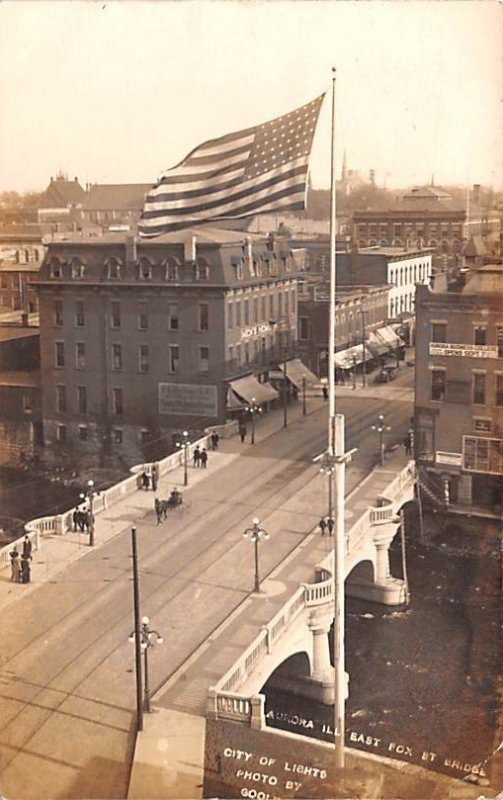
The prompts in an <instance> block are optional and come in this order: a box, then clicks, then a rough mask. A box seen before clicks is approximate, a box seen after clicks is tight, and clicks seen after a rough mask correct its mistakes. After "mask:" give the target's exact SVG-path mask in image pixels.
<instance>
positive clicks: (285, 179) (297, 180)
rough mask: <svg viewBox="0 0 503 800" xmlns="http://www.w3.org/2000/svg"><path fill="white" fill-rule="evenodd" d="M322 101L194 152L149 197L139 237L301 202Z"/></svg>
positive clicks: (212, 140) (309, 104) (212, 142)
mask: <svg viewBox="0 0 503 800" xmlns="http://www.w3.org/2000/svg"><path fill="white" fill-rule="evenodd" d="M323 97H324V95H321V96H320V97H318V98H316V99H315V100H313V101H312V102H311V103H307V104H306V105H304V106H302V107H301V108H298V109H296V110H295V111H292V112H290V113H288V114H285V115H283V116H282V117H277V118H276V119H274V120H271V121H269V122H266V123H263V124H262V125H258V126H256V127H255V128H247V129H246V130H242V131H237V132H234V133H230V134H227V135H225V136H221V137H220V138H218V139H211V140H209V141H207V142H203V143H202V144H201V145H199V147H196V148H194V149H193V150H192V151H191V152H190V153H189V154H188V156H187V157H186V158H185V159H184V160H183V161H181V162H180V164H178V165H177V166H176V167H174V168H173V169H171V170H169V171H168V172H167V173H166V175H165V176H163V178H162V179H161V180H160V181H159V182H158V183H157V184H156V186H154V187H153V189H152V190H151V191H150V192H149V193H148V195H147V197H146V199H145V205H144V209H143V214H142V218H141V220H140V223H139V226H138V227H139V232H140V235H146V236H151V235H157V234H159V233H162V232H163V231H170V230H175V229H179V228H180V227H181V226H182V225H183V224H185V225H186V226H188V225H192V224H194V222H196V221H197V222H207V221H210V220H211V219H216V218H222V217H229V216H244V215H247V214H252V213H256V212H258V211H259V210H260V209H264V208H267V209H268V210H270V209H271V210H272V209H273V208H274V207H275V206H274V204H276V207H280V208H285V207H287V206H288V207H290V208H291V207H293V206H294V205H296V204H297V203H299V202H301V201H302V200H303V199H304V195H305V186H306V177H307V165H308V160H309V155H310V152H311V147H312V142H313V137H314V132H315V128H316V122H317V119H318V115H319V111H320V107H321V103H322V101H323ZM173 226H176V228H174V227H173Z"/></svg>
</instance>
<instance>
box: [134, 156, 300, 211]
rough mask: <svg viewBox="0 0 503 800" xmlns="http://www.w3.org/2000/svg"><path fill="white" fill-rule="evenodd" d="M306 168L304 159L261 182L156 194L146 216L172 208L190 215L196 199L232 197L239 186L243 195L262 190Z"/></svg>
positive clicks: (241, 181)
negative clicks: (233, 191)
mask: <svg viewBox="0 0 503 800" xmlns="http://www.w3.org/2000/svg"><path fill="white" fill-rule="evenodd" d="M305 168H306V165H305V163H304V159H297V160H296V161H295V162H292V163H290V164H283V165H282V166H281V167H277V168H276V170H275V171H274V172H270V173H266V174H265V175H264V176H263V177H262V179H261V180H260V181H258V180H257V178H248V179H247V180H246V179H242V178H234V179H233V180H232V181H227V182H226V183H224V184H217V185H216V186H212V187H211V189H205V188H204V187H199V188H196V189H190V190H188V191H186V190H185V189H184V191H183V192H163V193H162V194H156V196H155V197H150V198H148V199H147V200H146V201H145V216H146V218H148V217H149V216H151V214H150V212H151V211H157V210H159V209H162V208H165V209H166V210H168V209H171V208H172V209H175V210H181V209H182V208H183V209H186V210H187V212H188V213H190V210H191V203H190V201H191V200H194V199H195V198H201V199H204V198H205V197H208V196H209V199H210V200H216V199H219V198H225V197H230V196H231V195H229V194H228V190H229V189H231V188H232V187H235V186H239V187H240V191H241V192H242V193H248V192H249V191H250V189H251V188H253V187H256V188H257V189H260V188H262V187H265V186H274V184H275V183H277V182H278V181H279V180H281V178H282V176H286V175H290V174H291V175H300V174H303V173H304V171H305ZM232 196H236V197H238V196H239V193H236V192H235V193H234V195H232ZM185 201H186V202H185ZM208 208H211V206H210V205H209V206H208Z"/></svg>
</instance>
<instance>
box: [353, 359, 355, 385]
mask: <svg viewBox="0 0 503 800" xmlns="http://www.w3.org/2000/svg"><path fill="white" fill-rule="evenodd" d="M353 389H356V356H355V355H354V356H353Z"/></svg>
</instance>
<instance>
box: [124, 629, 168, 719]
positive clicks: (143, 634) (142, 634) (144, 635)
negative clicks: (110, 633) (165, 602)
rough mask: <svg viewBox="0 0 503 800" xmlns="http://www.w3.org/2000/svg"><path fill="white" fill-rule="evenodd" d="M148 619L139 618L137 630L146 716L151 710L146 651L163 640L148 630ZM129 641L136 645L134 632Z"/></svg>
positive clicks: (158, 634)
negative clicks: (138, 628) (142, 671)
mask: <svg viewBox="0 0 503 800" xmlns="http://www.w3.org/2000/svg"><path fill="white" fill-rule="evenodd" d="M149 622H150V620H149V618H148V617H142V618H141V628H140V630H139V639H140V649H141V650H142V651H143V659H144V660H143V663H144V684H143V687H144V694H143V708H144V711H145V712H146V713H147V714H150V713H151V711H152V708H151V707H150V687H149V683H148V651H149V648H150V647H152V646H153V645H155V644H162V643H163V641H164V639H163V638H162V636H161V635H160V633H159V632H158V631H155V630H153V629H152V628H149ZM129 641H130V642H131V644H136V631H131V633H130V634H129Z"/></svg>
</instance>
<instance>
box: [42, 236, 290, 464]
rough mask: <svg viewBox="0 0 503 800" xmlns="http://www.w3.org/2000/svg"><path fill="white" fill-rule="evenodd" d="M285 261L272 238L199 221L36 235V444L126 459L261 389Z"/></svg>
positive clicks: (273, 346) (283, 336)
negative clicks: (142, 235)
mask: <svg viewBox="0 0 503 800" xmlns="http://www.w3.org/2000/svg"><path fill="white" fill-rule="evenodd" d="M297 273H298V265H297V263H296V261H295V259H294V258H293V256H292V251H291V249H290V246H289V244H288V241H287V240H286V239H285V238H281V237H274V236H268V237H264V236H253V235H247V236H244V235H243V234H242V233H239V232H234V231H226V230H221V229H217V228H212V227H210V226H201V227H200V228H195V229H189V230H187V231H183V232H180V233H171V234H165V235H163V236H159V237H157V238H155V239H152V240H138V241H137V240H136V239H135V238H134V237H131V236H130V237H124V236H119V235H115V236H113V235H109V236H103V237H101V238H99V239H94V240H82V239H80V240H79V239H75V240H74V241H72V242H63V241H60V242H51V243H49V246H48V252H47V255H46V258H45V261H44V264H43V266H42V268H41V272H40V276H39V281H38V284H37V285H38V290H39V301H40V329H41V368H42V378H43V384H42V385H43V417H44V432H45V436H46V441H47V443H48V445H49V446H50V447H51V448H52V450H53V452H68V453H72V452H73V453H74V454H75V453H79V454H85V453H87V454H91V455H103V456H114V457H116V458H124V459H127V461H128V462H129V463H131V462H133V463H135V462H138V461H141V460H144V459H145V457H146V455H148V453H149V452H152V447H153V446H154V445H157V447H158V449H159V448H160V449H161V452H162V450H163V449H164V451H166V447H167V444H169V443H170V441H171V434H172V433H173V431H174V430H175V431H176V430H178V431H180V430H184V429H189V430H190V429H191V428H202V427H204V426H205V425H207V424H209V423H214V422H218V421H224V420H225V419H226V416H227V414H228V413H232V412H233V411H234V410H239V409H243V408H244V407H245V406H246V405H247V404H249V403H251V402H252V400H253V399H255V400H256V402H257V403H258V404H260V405H263V404H267V403H268V402H269V401H272V400H274V399H275V398H276V397H277V392H276V391H275V390H274V389H273V388H272V386H271V385H270V384H269V381H268V379H269V371H270V370H271V366H272V365H273V366H274V367H275V368H276V366H277V365H278V362H280V361H282V360H283V358H284V357H285V352H286V355H288V353H289V352H290V351H291V350H292V349H293V346H294V344H295V341H296V338H297ZM58 448H59V450H58Z"/></svg>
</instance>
